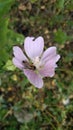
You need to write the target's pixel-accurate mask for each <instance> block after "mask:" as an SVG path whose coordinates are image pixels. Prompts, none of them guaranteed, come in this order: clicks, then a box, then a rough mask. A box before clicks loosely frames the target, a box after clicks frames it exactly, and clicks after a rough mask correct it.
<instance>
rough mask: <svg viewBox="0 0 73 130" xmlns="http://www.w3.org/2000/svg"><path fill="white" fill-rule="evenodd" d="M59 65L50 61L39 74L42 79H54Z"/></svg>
mask: <svg viewBox="0 0 73 130" xmlns="http://www.w3.org/2000/svg"><path fill="white" fill-rule="evenodd" d="M56 67H57V65H56V64H55V62H54V61H53V60H51V61H48V62H47V63H46V64H45V65H44V66H43V67H42V68H41V69H40V70H39V73H40V75H41V76H42V77H53V76H54V74H55V68H56Z"/></svg>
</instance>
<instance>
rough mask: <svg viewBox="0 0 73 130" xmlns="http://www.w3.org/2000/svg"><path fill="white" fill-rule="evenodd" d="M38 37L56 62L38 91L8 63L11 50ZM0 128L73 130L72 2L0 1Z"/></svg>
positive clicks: (37, 0)
mask: <svg viewBox="0 0 73 130" xmlns="http://www.w3.org/2000/svg"><path fill="white" fill-rule="evenodd" d="M40 35H41V36H43V37H44V41H45V49H47V48H48V47H50V46H53V45H55V46H56V47H57V50H58V53H59V54H60V55H61V59H60V61H59V62H58V68H57V70H56V74H55V76H54V77H53V78H45V79H44V87H43V88H42V89H37V88H35V87H34V86H33V85H32V84H30V83H29V81H28V79H27V78H26V77H25V75H24V74H23V73H22V72H21V71H20V70H19V69H17V68H16V67H15V66H14V65H13V64H12V57H13V54H12V49H13V46H14V45H18V46H20V47H23V42H24V39H25V37H27V36H34V37H38V36H40ZM66 102H67V103H66ZM0 130H73V1H72V0H26V1H24V0H0Z"/></svg>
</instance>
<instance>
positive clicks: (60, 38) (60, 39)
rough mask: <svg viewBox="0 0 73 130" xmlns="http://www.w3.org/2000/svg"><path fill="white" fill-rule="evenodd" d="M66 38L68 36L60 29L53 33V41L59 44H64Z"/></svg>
mask: <svg viewBox="0 0 73 130" xmlns="http://www.w3.org/2000/svg"><path fill="white" fill-rule="evenodd" d="M67 39H68V36H67V34H66V33H65V32H63V31H62V29H58V30H57V32H55V33H54V41H55V42H57V43H60V44H64V43H65V42H66V41H67Z"/></svg>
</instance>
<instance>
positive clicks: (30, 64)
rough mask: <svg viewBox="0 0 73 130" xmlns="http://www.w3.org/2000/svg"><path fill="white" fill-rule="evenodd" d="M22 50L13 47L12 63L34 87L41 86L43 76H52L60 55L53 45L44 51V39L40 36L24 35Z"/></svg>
mask: <svg viewBox="0 0 73 130" xmlns="http://www.w3.org/2000/svg"><path fill="white" fill-rule="evenodd" d="M24 52H25V53H24ZM24 52H23V51H22V49H21V48H20V47H18V46H14V47H13V54H14V57H13V60H12V61H13V64H14V65H15V66H16V67H18V68H19V69H21V70H22V71H23V73H24V74H25V76H26V77H27V78H28V80H29V81H30V82H31V83H32V84H33V85H34V86H35V87H37V88H42V87H43V84H44V83H43V78H44V77H53V76H54V74H55V68H56V67H57V64H56V62H57V61H58V60H59V59H60V55H59V54H57V52H56V47H55V46H52V47H49V48H48V49H47V50H45V51H44V39H43V37H41V36H39V37H38V38H36V39H35V38H34V37H26V38H25V40H24Z"/></svg>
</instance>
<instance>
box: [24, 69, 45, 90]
mask: <svg viewBox="0 0 73 130" xmlns="http://www.w3.org/2000/svg"><path fill="white" fill-rule="evenodd" d="M24 74H25V75H26V77H27V78H28V79H29V81H30V82H31V83H32V84H33V85H34V86H35V87H37V88H42V87H43V80H42V78H41V77H40V76H39V75H38V74H37V73H35V72H34V71H33V70H29V69H25V70H24Z"/></svg>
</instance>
